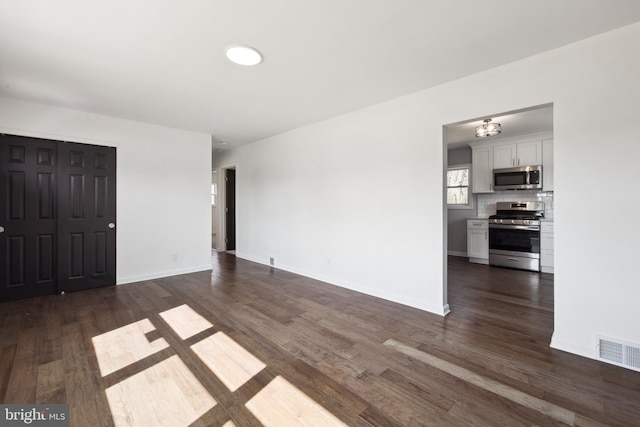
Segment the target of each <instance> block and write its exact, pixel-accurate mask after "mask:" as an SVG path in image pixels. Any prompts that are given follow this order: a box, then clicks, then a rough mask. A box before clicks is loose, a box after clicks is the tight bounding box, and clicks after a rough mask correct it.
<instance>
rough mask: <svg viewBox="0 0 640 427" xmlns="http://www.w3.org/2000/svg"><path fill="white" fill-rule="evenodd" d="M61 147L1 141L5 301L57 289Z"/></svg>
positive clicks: (0, 290) (0, 288)
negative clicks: (58, 176) (58, 161)
mask: <svg viewBox="0 0 640 427" xmlns="http://www.w3.org/2000/svg"><path fill="white" fill-rule="evenodd" d="M57 167H58V165H57V143H56V141H49V140H46V139H38V138H27V137H22V136H14V135H0V191H1V198H2V206H1V207H0V227H1V228H0V230H1V232H0V275H1V277H0V301H5V300H9V299H18V298H25V297H29V296H39V295H47V294H52V293H55V292H56V284H57V280H56V279H57V273H58V269H57V258H58V256H57V240H56V236H57V227H58V221H57V215H56V212H57V208H56V204H57V199H58V198H57V175H58V170H57Z"/></svg>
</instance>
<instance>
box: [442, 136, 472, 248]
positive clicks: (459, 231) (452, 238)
mask: <svg viewBox="0 0 640 427" xmlns="http://www.w3.org/2000/svg"><path fill="white" fill-rule="evenodd" d="M447 159H448V165H449V166H455V165H463V164H471V148H470V147H468V146H467V147H461V148H456V149H453V150H448V151H447ZM471 197H472V199H473V209H448V210H447V224H448V227H447V242H448V246H447V252H448V253H449V254H450V255H457V256H467V219H468V218H474V217H476V203H477V196H476V195H475V194H472V195H471Z"/></svg>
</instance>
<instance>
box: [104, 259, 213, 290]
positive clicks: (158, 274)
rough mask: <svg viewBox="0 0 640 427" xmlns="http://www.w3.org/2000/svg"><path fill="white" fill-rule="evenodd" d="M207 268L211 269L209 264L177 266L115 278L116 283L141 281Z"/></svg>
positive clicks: (205, 269) (195, 271) (206, 269)
mask: <svg viewBox="0 0 640 427" xmlns="http://www.w3.org/2000/svg"><path fill="white" fill-rule="evenodd" d="M208 270H211V264H205V265H199V266H192V267H185V268H179V269H176V270H166V271H158V272H154V273H149V274H141V275H139V276H128V277H119V278H118V279H117V280H116V285H124V284H127V283H135V282H143V281H145V280H153V279H160V278H163V277H171V276H178V275H180V274H189V273H197V272H199V271H208Z"/></svg>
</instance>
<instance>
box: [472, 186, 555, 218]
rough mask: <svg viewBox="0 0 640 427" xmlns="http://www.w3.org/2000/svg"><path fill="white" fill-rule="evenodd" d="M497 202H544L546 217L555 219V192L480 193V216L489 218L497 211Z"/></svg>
mask: <svg viewBox="0 0 640 427" xmlns="http://www.w3.org/2000/svg"><path fill="white" fill-rule="evenodd" d="M496 202H543V203H544V217H545V218H546V219H553V192H552V191H535V190H531V191H528V190H518V191H500V192H497V193H487V194H478V198H477V205H478V206H477V208H478V217H479V218H487V217H488V216H489V215H494V214H495V213H496Z"/></svg>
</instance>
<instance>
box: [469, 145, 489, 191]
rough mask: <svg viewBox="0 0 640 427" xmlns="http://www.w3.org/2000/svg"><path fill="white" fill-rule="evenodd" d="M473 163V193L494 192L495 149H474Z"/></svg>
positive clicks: (483, 147) (485, 147) (484, 147)
mask: <svg viewBox="0 0 640 427" xmlns="http://www.w3.org/2000/svg"><path fill="white" fill-rule="evenodd" d="M471 162H472V165H471V175H472V176H471V192H473V193H491V192H492V191H493V148H492V147H491V146H478V147H472V152H471Z"/></svg>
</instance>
